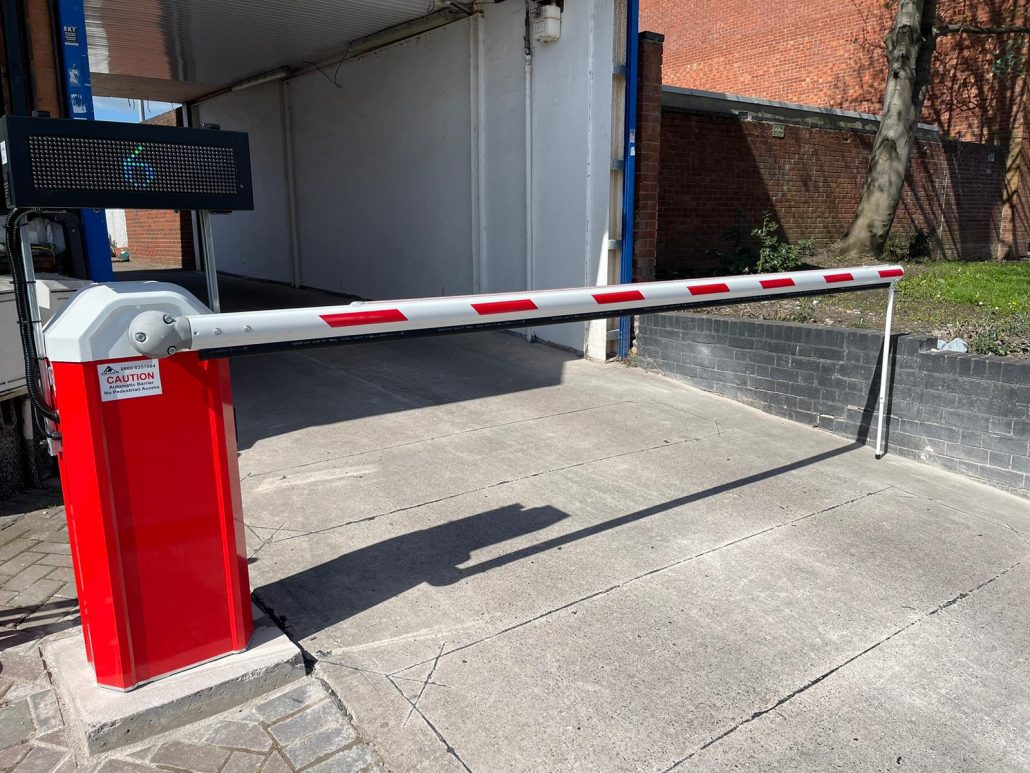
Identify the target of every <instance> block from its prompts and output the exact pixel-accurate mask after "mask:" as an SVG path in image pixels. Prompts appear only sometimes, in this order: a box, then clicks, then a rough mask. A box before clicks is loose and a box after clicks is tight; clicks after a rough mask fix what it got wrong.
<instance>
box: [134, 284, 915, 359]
mask: <svg viewBox="0 0 1030 773" xmlns="http://www.w3.org/2000/svg"><path fill="white" fill-rule="evenodd" d="M904 274H905V272H904V270H903V269H902V268H901V266H888V265H885V266H861V267H857V268H840V269H821V270H817V271H793V272H787V273H780V274H755V275H751V276H747V275H745V276H732V277H719V278H711V279H688V280H676V281H668V282H649V283H642V284H626V285H609V286H601V287H578V288H575V289H569V290H539V291H536V290H529V291H525V292H518V293H497V294H491V295H467V296H454V297H446V298H417V299H413V300H398V301H375V302H367V303H366V302H356V303H352V304H349V305H346V306H326V307H317V308H301V309H281V310H270V311H248V312H237V313H232V314H203V315H191V316H186V317H180V318H178V319H176V318H173V317H171V316H169V315H163V314H161V313H160V312H157V311H147V312H143V313H141V314H140V315H138V316H137V317H136V318H135V319H134V320H133V322H132V324H131V327H130V331H129V337H130V341H131V342H132V346H133V347H134V348H135V349H136V350H137V351H139V352H140V353H141V354H144V355H146V356H148V357H156V358H160V357H167V356H169V355H170V354H174V353H176V352H179V351H196V352H200V353H201V356H202V357H205V358H206V359H212V358H215V357H225V356H229V355H233V354H242V353H246V352H257V351H268V350H275V349H280V350H281V349H291V348H296V347H300V346H322V345H328V344H333V343H345V342H349V341H355V340H362V339H370V338H395V337H403V336H410V335H437V334H443V333H453V332H463V331H467V330H482V329H487V328H512V327H520V326H527V325H543V324H552V323H557V322H566V321H574V320H583V319H603V318H607V317H617V316H622V315H624V314H644V313H653V312H658V311H671V310H675V309H685V308H691V307H697V306H712V305H721V304H735V303H743V302H747V301H753V300H762V299H772V298H778V297H789V296H799V295H815V294H822V293H837V292H847V291H855V290H867V289H870V288H875V287H884V288H886V287H892V286H893V285H894V283H895V282H897V281H898V279H900V278H901V277H902V276H904Z"/></svg>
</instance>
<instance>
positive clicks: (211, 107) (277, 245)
mask: <svg viewBox="0 0 1030 773" xmlns="http://www.w3.org/2000/svg"><path fill="white" fill-rule="evenodd" d="M281 115H282V113H281V105H280V101H279V84H277V83H266V84H263V85H261V86H254V87H253V88H249V89H245V90H243V91H236V92H230V93H229V94H225V95H223V96H220V97H216V98H215V99H212V100H210V101H208V102H204V103H203V104H201V105H200V120H201V122H203V123H217V124H219V125H220V126H221V127H222V129H225V130H233V131H245V132H248V133H249V134H250V163H251V173H252V175H253V179H254V211H253V212H233V213H232V214H230V215H214V216H212V218H211V230H212V233H213V235H214V239H215V261H216V264H217V266H218V270H219V271H225V272H227V273H230V274H239V275H241V276H250V277H255V278H257V279H268V280H272V281H276V282H289V281H290V280H291V267H290V232H289V220H288V217H287V209H286V206H287V198H286V173H285V166H284V162H283V150H284V148H283V131H282V120H281Z"/></svg>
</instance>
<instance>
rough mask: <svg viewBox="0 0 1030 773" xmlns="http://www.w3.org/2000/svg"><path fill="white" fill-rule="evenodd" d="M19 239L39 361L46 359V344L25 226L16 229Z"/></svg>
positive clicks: (30, 247) (30, 241) (30, 246)
mask: <svg viewBox="0 0 1030 773" xmlns="http://www.w3.org/2000/svg"><path fill="white" fill-rule="evenodd" d="M18 237H19V238H20V239H21V259H22V265H23V266H24V270H25V294H26V295H27V296H28V299H29V323H30V324H31V325H32V337H33V338H34V339H35V341H36V354H37V355H38V356H39V359H40V361H42V360H45V359H46V344H45V342H44V341H43V323H42V321H41V320H40V318H39V293H38V292H37V290H36V266H35V265H34V264H33V262H32V236H31V234H29V231H28V229H27V228H26V227H25V225H24V224H23V225H21V226H19V228H18Z"/></svg>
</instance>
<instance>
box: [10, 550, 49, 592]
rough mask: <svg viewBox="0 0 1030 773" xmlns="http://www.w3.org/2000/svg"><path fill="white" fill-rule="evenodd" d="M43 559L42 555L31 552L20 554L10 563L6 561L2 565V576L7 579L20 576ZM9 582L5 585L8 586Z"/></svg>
mask: <svg viewBox="0 0 1030 773" xmlns="http://www.w3.org/2000/svg"><path fill="white" fill-rule="evenodd" d="M41 558H42V553H38V552H29V551H26V552H20V553H19V554H18V556H15V557H14V558H12V559H10V560H9V561H5V562H4V563H3V564H0V574H2V575H4V576H7V577H13V576H14V575H16V574H20V573H22V572H23V571H25V570H26V569H28V568H29V567H30V566H32V565H33V564H35V563H36V562H37V561H39V559H41ZM7 582H9V580H4V582H3V584H4V585H6V584H7ZM15 590H16V589H15Z"/></svg>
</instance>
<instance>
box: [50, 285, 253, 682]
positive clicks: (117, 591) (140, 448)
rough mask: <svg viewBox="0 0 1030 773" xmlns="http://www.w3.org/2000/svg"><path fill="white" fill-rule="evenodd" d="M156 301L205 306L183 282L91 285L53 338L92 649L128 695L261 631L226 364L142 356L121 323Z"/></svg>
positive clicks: (65, 474) (186, 309) (70, 506)
mask: <svg viewBox="0 0 1030 773" xmlns="http://www.w3.org/2000/svg"><path fill="white" fill-rule="evenodd" d="M149 310H156V311H160V312H163V313H167V314H170V315H173V316H180V315H183V314H203V313H207V311H208V310H207V309H206V308H205V307H204V306H203V305H202V304H200V302H199V301H197V300H196V299H195V298H193V297H192V296H188V295H185V294H184V293H183V291H182V290H181V289H180V288H177V287H175V288H173V287H170V286H167V285H161V284H158V283H153V282H147V283H121V284H119V285H116V286H107V285H94V286H92V287H89V288H86V289H84V290H82V291H80V292H79V293H78V294H77V295H76V296H75V297H74V298H73V299H72V301H71V302H70V303H69V305H68V306H67V307H66V308H65V309H64V310H63V312H62V313H61V314H60V315H59V316H58V317H57V318H56V319H55V320H54V321H53V322H52V323H51V324H50V325H49V326H48V327H47V329H46V333H45V338H46V344H47V355H48V357H49V359H50V362H51V366H52V368H53V383H54V401H55V403H56V408H57V410H58V412H59V414H60V418H61V423H60V434H61V441H60V451H59V453H58V460H59V464H60V469H61V481H62V486H63V489H64V501H65V510H66V513H67V517H68V532H69V538H70V541H71V547H72V561H73V565H74V569H75V582H76V586H77V588H78V593H79V605H80V610H81V614H82V625H83V631H84V635H85V640H86V654H87V657H88V658H89V661H90V662H91V663H92V664H93V668H94V670H95V672H96V677H97V682H98V683H99V684H101V685H104V686H106V687H112V688H116V689H120V690H128V689H131V688H133V687H136V686H138V685H140V684H142V683H144V682H147V681H150V680H153V679H156V678H158V677H160V676H164V675H167V674H170V673H173V672H175V671H179V670H181V669H184V668H187V667H189V666H193V665H196V664H198V663H202V662H204V661H207V660H211V659H213V658H217V657H220V656H222V655H226V654H229V653H233V652H239V651H242V650H244V649H246V647H247V642H248V641H249V639H250V635H251V632H252V629H253V621H252V618H251V604H250V586H249V579H248V573H247V560H246V547H245V541H244V531H243V520H242V518H243V511H242V507H241V504H240V487H239V473H238V468H237V460H236V441H235V429H234V419H233V408H232V395H231V390H230V385H229V374H228V363H227V362H225V361H222V360H218V361H209V362H201V361H200V359H199V358H198V356H197V355H196V354H195V353H189V352H187V353H183V354H180V355H177V356H174V357H167V358H165V359H162V360H154V359H147V358H143V357H140V355H139V353H138V352H137V351H136V350H135V349H133V348H132V347H131V345H130V343H129V340H128V338H127V334H126V330H127V329H128V327H129V322H130V321H131V319H132V318H133V317H134V316H135V315H137V314H138V313H140V312H141V311H149Z"/></svg>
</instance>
